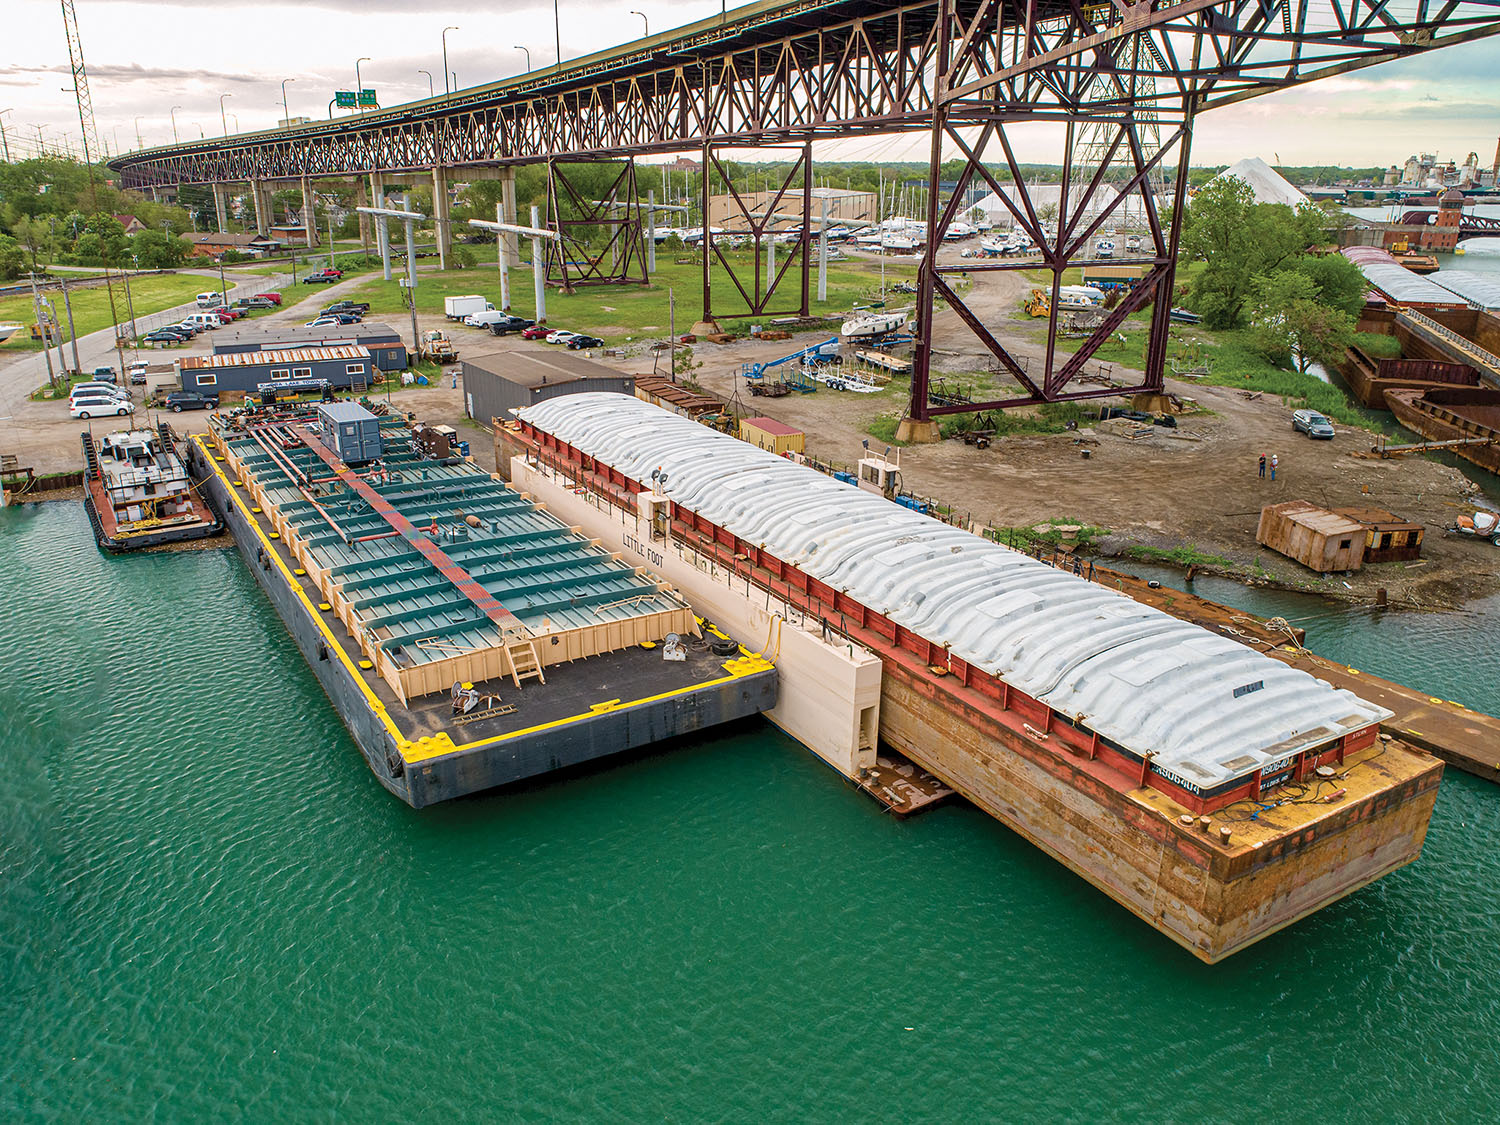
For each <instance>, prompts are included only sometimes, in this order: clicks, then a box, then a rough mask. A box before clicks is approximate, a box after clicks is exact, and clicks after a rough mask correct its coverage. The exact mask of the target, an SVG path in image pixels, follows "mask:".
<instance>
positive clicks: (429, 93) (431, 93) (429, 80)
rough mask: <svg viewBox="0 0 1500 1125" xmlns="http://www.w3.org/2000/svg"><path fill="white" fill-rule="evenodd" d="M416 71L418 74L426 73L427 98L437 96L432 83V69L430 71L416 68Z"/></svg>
mask: <svg viewBox="0 0 1500 1125" xmlns="http://www.w3.org/2000/svg"><path fill="white" fill-rule="evenodd" d="M417 73H418V74H425V75H427V96H428V97H429V98H435V97H437V89H436V88H435V87H434V86H433V84H432V71H430V70H418V71H417Z"/></svg>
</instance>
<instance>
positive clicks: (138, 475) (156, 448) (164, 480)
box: [81, 422, 224, 553]
mask: <svg viewBox="0 0 1500 1125" xmlns="http://www.w3.org/2000/svg"><path fill="white" fill-rule="evenodd" d="M81 438H82V442H83V477H84V479H83V506H84V509H85V510H86V511H87V512H88V515H89V523H90V524H92V525H93V529H94V538H95V539H96V540H98V542H99V546H100V547H102V548H104V550H106V551H110V552H112V553H119V552H122V551H138V550H142V549H144V548H146V547H158V546H160V545H162V544H163V543H175V542H178V541H180V540H184V539H201V538H204V537H205V536H209V535H217V534H218V533H219V532H220V531H222V530H223V529H224V521H223V520H222V519H220V518H219V516H218V515H217V514H216V513H215V512H214V511H213V509H212V508H210V507H209V505H208V503H207V501H206V500H204V499H203V497H202V496H200V495H199V493H198V492H197V490H196V489H195V488H194V487H193V484H192V481H191V480H190V479H189V477H188V470H187V466H186V465H185V464H184V463H183V460H182V458H181V457H179V456H178V454H177V449H176V446H175V442H174V441H173V439H172V431H171V430H170V429H169V428H168V427H167V425H166V423H165V422H163V423H162V424H161V425H160V426H158V427H157V428H156V429H155V430H147V429H139V430H116V431H115V432H113V433H109V434H106V435H104V438H103V440H102V441H100V442H99V443H98V444H97V445H96V444H95V442H94V436H93V435H92V434H90V433H87V432H85V433H83V434H82V435H81Z"/></svg>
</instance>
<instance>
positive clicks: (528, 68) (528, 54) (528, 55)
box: [516, 44, 531, 74]
mask: <svg viewBox="0 0 1500 1125" xmlns="http://www.w3.org/2000/svg"><path fill="white" fill-rule="evenodd" d="M516 50H518V51H526V73H527V74H530V73H531V52H530V51H527V50H526V48H525V47H522V46H521V45H520V44H517V45H516Z"/></svg>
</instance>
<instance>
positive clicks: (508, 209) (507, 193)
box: [500, 164, 521, 269]
mask: <svg viewBox="0 0 1500 1125" xmlns="http://www.w3.org/2000/svg"><path fill="white" fill-rule="evenodd" d="M500 214H501V219H500V221H501V222H502V223H515V224H517V225H519V220H518V219H517V218H516V169H515V167H514V166H513V165H509V164H507V165H506V166H505V167H504V168H501V169H500ZM500 245H501V247H502V248H503V253H504V254H505V264H506V265H508V266H510V268H511V269H519V268H520V265H521V240H520V239H519V238H517V237H516V236H515V235H513V234H502V235H501V236H500Z"/></svg>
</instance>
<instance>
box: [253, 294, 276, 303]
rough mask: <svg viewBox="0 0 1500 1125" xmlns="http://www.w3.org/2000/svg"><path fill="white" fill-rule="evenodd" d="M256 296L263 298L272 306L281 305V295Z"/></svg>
mask: <svg viewBox="0 0 1500 1125" xmlns="http://www.w3.org/2000/svg"><path fill="white" fill-rule="evenodd" d="M256 296H257V297H264V298H265V299H266V300H268V301H270V302H271V303H272V304H273V305H279V304H281V294H280V293H257V294H256Z"/></svg>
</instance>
